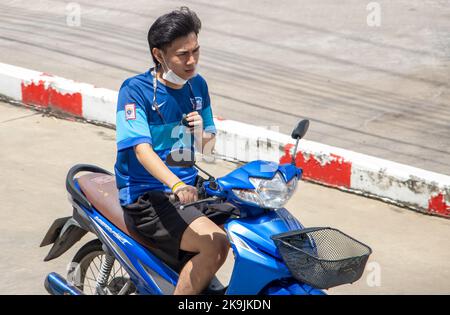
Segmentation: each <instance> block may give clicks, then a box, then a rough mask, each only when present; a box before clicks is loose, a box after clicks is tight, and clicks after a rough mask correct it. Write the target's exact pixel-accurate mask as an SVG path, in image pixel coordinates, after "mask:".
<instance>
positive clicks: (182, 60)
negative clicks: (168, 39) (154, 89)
mask: <svg viewBox="0 0 450 315" xmlns="http://www.w3.org/2000/svg"><path fill="white" fill-rule="evenodd" d="M161 53H162V56H163V57H164V61H165V62H166V64H167V66H168V67H169V68H170V69H172V71H174V72H175V73H176V74H177V75H178V76H180V77H182V78H183V79H185V80H189V79H190V78H192V77H193V76H194V74H195V67H196V66H197V63H198V58H199V56H200V46H199V45H198V41H197V35H195V33H190V34H189V35H187V36H185V37H180V38H177V39H176V40H174V41H173V42H172V44H171V45H170V46H169V47H167V48H166V49H165V51H161V50H160V54H161ZM161 61H163V60H161ZM162 64H163V67H164V69H165V68H166V67H165V66H166V65H165V64H164V63H163V62H162ZM165 70H166V71H167V69H165Z"/></svg>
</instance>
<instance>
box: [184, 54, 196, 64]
mask: <svg viewBox="0 0 450 315" xmlns="http://www.w3.org/2000/svg"><path fill="white" fill-rule="evenodd" d="M186 64H187V65H192V64H195V57H194V54H190V55H189V58H188V60H187V62H186Z"/></svg>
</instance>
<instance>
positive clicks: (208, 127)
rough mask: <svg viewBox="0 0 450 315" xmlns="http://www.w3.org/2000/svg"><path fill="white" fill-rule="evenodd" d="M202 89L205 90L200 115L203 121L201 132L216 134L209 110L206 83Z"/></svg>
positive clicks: (209, 102) (209, 101)
mask: <svg viewBox="0 0 450 315" xmlns="http://www.w3.org/2000/svg"><path fill="white" fill-rule="evenodd" d="M204 89H205V90H204V91H205V92H204V93H205V94H204V96H205V104H204V105H203V108H202V113H201V115H202V119H203V130H204V131H205V132H208V133H213V134H216V133H217V130H216V126H215V125H214V118H213V113H212V109H211V100H210V98H209V92H208V85H207V84H206V82H205V87H204Z"/></svg>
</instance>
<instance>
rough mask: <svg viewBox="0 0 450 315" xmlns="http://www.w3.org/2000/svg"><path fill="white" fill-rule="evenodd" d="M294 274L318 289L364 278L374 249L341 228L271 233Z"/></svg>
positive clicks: (296, 277) (315, 228)
mask: <svg viewBox="0 0 450 315" xmlns="http://www.w3.org/2000/svg"><path fill="white" fill-rule="evenodd" d="M272 240H273V241H274V242H275V244H276V246H277V248H278V251H279V252H280V255H281V257H282V258H283V260H284V262H285V263H286V266H287V267H288V269H289V271H290V272H291V273H292V275H293V277H294V278H295V279H297V280H298V281H300V282H303V283H306V284H309V285H311V286H313V287H315V288H318V289H329V288H332V287H335V286H338V285H341V284H346V283H353V282H355V281H356V280H358V279H359V278H361V276H362V274H363V272H364V268H365V266H366V263H367V260H368V259H369V255H370V254H371V253H372V250H371V249H370V247H369V246H367V245H365V244H363V243H361V242H359V241H357V240H355V239H354V238H352V237H350V236H348V235H347V234H344V233H342V232H341V231H339V230H337V229H333V228H329V227H314V228H307V229H302V230H297V231H291V232H287V233H282V234H278V235H274V236H272Z"/></svg>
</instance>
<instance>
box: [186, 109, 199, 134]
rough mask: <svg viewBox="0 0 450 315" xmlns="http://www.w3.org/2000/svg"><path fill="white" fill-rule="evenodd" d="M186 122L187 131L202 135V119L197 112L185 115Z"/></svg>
mask: <svg viewBox="0 0 450 315" xmlns="http://www.w3.org/2000/svg"><path fill="white" fill-rule="evenodd" d="M186 120H187V121H188V123H189V127H190V129H189V130H190V131H191V132H195V133H197V132H201V133H203V118H202V116H200V114H199V113H198V112H197V111H195V112H191V113H189V114H187V115H186Z"/></svg>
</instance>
